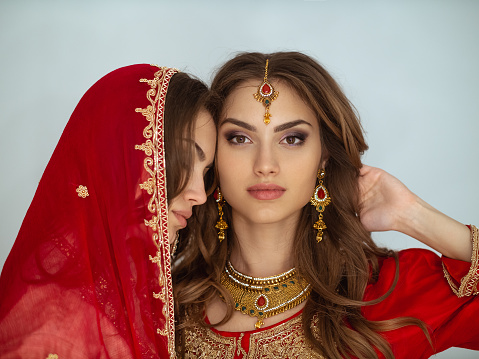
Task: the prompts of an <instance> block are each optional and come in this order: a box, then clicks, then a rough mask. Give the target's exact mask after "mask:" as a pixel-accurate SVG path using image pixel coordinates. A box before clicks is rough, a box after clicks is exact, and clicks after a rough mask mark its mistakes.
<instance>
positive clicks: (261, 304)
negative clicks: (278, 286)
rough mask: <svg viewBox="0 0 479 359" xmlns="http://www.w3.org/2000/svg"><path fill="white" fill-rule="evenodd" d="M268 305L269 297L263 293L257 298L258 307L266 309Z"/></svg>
mask: <svg viewBox="0 0 479 359" xmlns="http://www.w3.org/2000/svg"><path fill="white" fill-rule="evenodd" d="M267 306H268V298H267V297H266V296H264V295H263V294H261V295H260V296H259V297H258V299H256V309H264V308H265V307H267Z"/></svg>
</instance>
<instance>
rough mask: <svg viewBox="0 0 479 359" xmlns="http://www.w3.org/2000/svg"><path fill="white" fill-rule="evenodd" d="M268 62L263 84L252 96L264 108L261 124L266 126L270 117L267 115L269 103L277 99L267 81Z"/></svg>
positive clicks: (276, 93) (275, 92)
mask: <svg viewBox="0 0 479 359" xmlns="http://www.w3.org/2000/svg"><path fill="white" fill-rule="evenodd" d="M268 62H269V60H266V66H265V68H264V79H263V82H262V83H261V85H259V86H258V91H257V92H256V93H255V94H254V95H253V96H254V98H255V99H256V100H258V101H259V102H262V103H263V105H264V107H265V108H266V112H265V113H264V119H263V122H264V123H265V124H266V125H267V124H268V123H270V122H271V120H270V119H269V118H270V117H271V114H270V113H269V106H270V105H271V102H273V101H274V100H276V98H277V97H278V92H277V91H275V90H274V88H273V85H271V83H270V82H269V81H268Z"/></svg>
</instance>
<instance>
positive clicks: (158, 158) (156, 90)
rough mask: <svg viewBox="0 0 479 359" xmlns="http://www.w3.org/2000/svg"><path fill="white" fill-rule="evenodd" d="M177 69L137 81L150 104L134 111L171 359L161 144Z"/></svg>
mask: <svg viewBox="0 0 479 359" xmlns="http://www.w3.org/2000/svg"><path fill="white" fill-rule="evenodd" d="M177 72H178V70H176V69H170V68H166V67H160V68H159V71H157V72H155V74H154V77H155V78H154V79H153V80H148V79H140V82H145V83H147V84H148V85H149V86H150V89H149V90H148V91H147V93H146V97H147V99H148V101H149V102H150V105H148V106H147V107H146V108H136V109H135V111H136V112H139V113H141V114H142V115H143V116H144V117H145V118H146V120H147V122H148V123H147V125H146V127H145V128H144V129H143V137H144V138H145V142H144V143H142V144H141V145H135V149H136V150H140V151H143V152H145V159H144V162H143V165H144V168H145V170H146V172H147V174H148V176H149V177H148V178H147V179H146V181H145V182H143V183H140V188H141V189H142V190H145V191H146V192H147V193H148V195H149V196H150V199H149V202H148V211H149V212H150V214H151V218H149V219H148V218H145V220H144V224H145V226H147V227H150V228H151V230H152V231H153V236H152V239H153V242H154V243H155V246H156V248H157V251H156V253H155V255H154V256H153V255H150V256H149V260H150V261H151V262H152V263H154V264H156V265H157V267H158V269H159V275H158V286H159V291H158V292H154V293H152V295H153V298H155V299H158V300H160V301H161V303H162V308H163V310H162V312H163V313H162V314H163V316H164V318H165V319H164V320H163V321H162V322H164V323H165V325H164V328H157V329H156V332H157V334H159V335H162V336H166V337H167V339H168V352H169V354H170V358H175V357H176V355H175V323H174V307H173V306H174V304H173V288H172V284H171V265H170V246H169V242H168V204H167V198H166V171H165V149H164V141H163V132H164V127H163V116H164V107H165V100H166V92H167V89H168V84H169V82H170V79H171V77H172V76H173V75H174V74H175V73H177Z"/></svg>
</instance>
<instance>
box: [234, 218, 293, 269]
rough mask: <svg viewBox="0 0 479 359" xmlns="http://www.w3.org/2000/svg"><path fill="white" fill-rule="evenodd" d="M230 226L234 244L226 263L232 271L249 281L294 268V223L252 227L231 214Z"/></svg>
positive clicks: (287, 222)
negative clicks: (230, 264)
mask: <svg viewBox="0 0 479 359" xmlns="http://www.w3.org/2000/svg"><path fill="white" fill-rule="evenodd" d="M233 223H234V229H235V235H236V240H235V242H234V244H233V248H232V250H231V256H230V261H231V263H232V264H233V266H234V267H235V268H236V270H238V271H239V272H241V273H243V274H246V275H249V276H252V277H269V276H272V275H276V274H279V273H283V272H286V271H287V270H289V269H291V268H292V267H293V266H294V263H293V255H292V253H293V250H294V239H295V234H296V226H297V220H295V219H291V220H287V221H284V222H282V223H271V224H254V223H247V222H246V221H244V220H243V219H242V218H241V217H238V216H235V215H234V214H233Z"/></svg>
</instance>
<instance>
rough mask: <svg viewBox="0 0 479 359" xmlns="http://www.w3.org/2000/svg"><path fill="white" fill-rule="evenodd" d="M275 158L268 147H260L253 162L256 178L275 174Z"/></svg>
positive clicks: (276, 168) (276, 170)
mask: <svg viewBox="0 0 479 359" xmlns="http://www.w3.org/2000/svg"><path fill="white" fill-rule="evenodd" d="M276 157H277V156H276V154H275V153H274V150H273V149H272V148H271V147H270V146H260V147H259V148H258V152H257V153H256V158H255V161H254V173H255V174H256V175H258V176H268V175H275V174H277V173H278V171H279V165H278V161H277V158H276Z"/></svg>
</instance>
